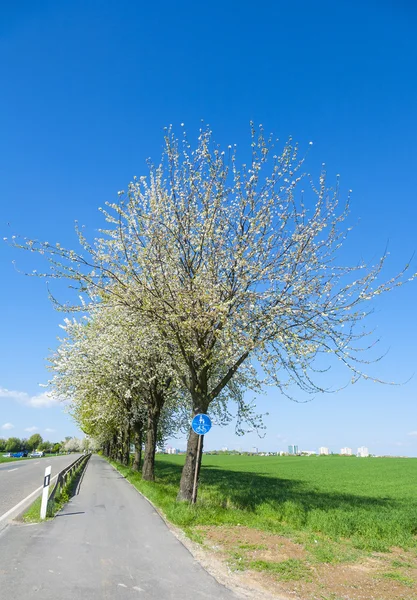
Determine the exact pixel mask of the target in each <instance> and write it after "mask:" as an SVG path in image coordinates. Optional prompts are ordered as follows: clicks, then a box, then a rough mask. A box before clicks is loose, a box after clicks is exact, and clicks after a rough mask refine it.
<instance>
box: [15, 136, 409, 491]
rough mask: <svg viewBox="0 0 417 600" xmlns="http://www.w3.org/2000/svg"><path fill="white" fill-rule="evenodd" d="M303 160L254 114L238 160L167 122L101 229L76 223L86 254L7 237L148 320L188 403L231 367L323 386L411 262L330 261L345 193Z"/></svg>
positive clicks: (309, 388) (253, 379) (188, 483)
mask: <svg viewBox="0 0 417 600" xmlns="http://www.w3.org/2000/svg"><path fill="white" fill-rule="evenodd" d="M303 165H304V159H303V158H301V159H300V158H299V157H298V147H297V145H295V144H293V143H292V141H291V140H289V141H288V142H287V143H286V144H285V145H284V147H283V149H282V151H281V152H275V150H274V145H273V141H272V139H271V138H267V137H266V136H265V135H264V131H263V129H262V126H260V128H259V129H258V130H256V129H255V128H254V127H252V130H251V157H250V159H249V161H248V163H246V164H242V165H241V166H240V167H239V166H238V164H237V157H236V149H235V148H234V147H231V146H229V148H228V149H227V150H226V151H222V150H221V149H220V148H219V147H217V146H216V145H214V144H213V142H212V134H211V131H210V130H209V129H205V130H200V135H199V137H198V143H197V145H196V147H195V148H192V147H191V145H190V144H189V142H188V141H187V138H186V136H185V134H184V135H183V142H182V144H179V143H178V141H177V140H176V139H175V138H174V136H173V134H172V132H171V131H170V130H167V132H166V136H165V150H164V153H163V157H162V161H161V163H160V165H159V166H153V165H150V175H149V177H148V178H146V177H140V178H139V179H137V178H135V179H134V181H133V182H132V183H131V184H130V185H129V187H128V190H127V193H126V194H125V193H124V192H119V196H120V197H119V201H118V202H115V203H110V204H109V205H108V209H106V210H103V211H102V212H103V214H104V216H105V218H106V220H107V222H108V226H107V227H106V229H103V230H101V235H100V236H99V237H98V238H96V239H95V240H94V241H93V243H91V244H90V243H89V242H88V241H87V239H86V237H85V235H84V233H83V231H82V230H81V229H78V228H77V232H78V237H79V241H80V243H81V246H82V247H83V252H82V253H77V252H75V251H73V250H68V249H65V248H63V247H62V246H60V245H59V244H55V245H51V244H49V243H48V242H37V241H34V240H25V241H24V242H23V243H20V242H18V241H15V242H14V243H15V245H16V246H19V247H20V248H25V249H27V250H31V251H34V252H41V253H42V254H46V255H47V256H48V257H49V260H50V264H51V270H50V272H49V273H44V274H43V276H48V277H54V278H59V279H61V278H67V279H68V280H69V281H70V282H71V283H72V284H74V283H75V285H76V286H77V287H78V288H79V290H80V291H81V292H84V293H86V294H88V295H89V297H90V298H91V301H92V302H95V301H98V302H100V303H101V304H102V305H106V303H107V304H108V305H114V304H116V305H117V304H120V305H123V306H125V307H128V308H129V310H131V311H133V312H135V313H137V314H138V315H143V316H144V318H146V320H147V321H148V322H149V323H151V324H152V326H153V327H155V328H157V330H158V332H159V334H160V335H161V336H163V338H164V339H165V340H166V343H167V346H168V347H169V348H170V361H171V364H172V365H173V368H174V369H175V370H176V373H177V376H178V378H179V379H180V381H181V382H182V385H183V386H184V388H185V389H186V390H187V391H188V393H189V395H190V398H191V416H193V415H195V414H197V413H199V412H207V411H210V406H211V405H212V403H213V402H214V400H215V399H216V398H217V397H218V396H219V394H221V393H222V391H223V390H225V389H226V388H227V386H228V385H229V383H230V382H231V381H232V380H233V379H234V378H235V377H236V375H237V374H239V375H240V377H241V378H243V379H244V380H245V381H246V385H247V386H248V387H254V388H256V387H257V386H259V385H261V384H271V385H275V386H277V387H278V389H279V390H280V391H281V392H282V393H283V394H285V395H287V396H289V397H291V398H293V396H292V394H291V393H290V390H291V386H298V387H299V388H300V389H301V390H302V391H303V392H305V393H307V394H310V393H316V392H326V391H332V390H329V389H328V388H327V387H326V386H325V385H324V384H323V382H322V380H323V378H322V377H320V376H319V377H318V378H317V377H316V378H315V377H314V375H315V372H317V371H323V370H325V369H327V368H328V367H330V366H331V364H332V359H336V360H338V361H340V362H341V363H342V364H343V365H345V367H346V368H347V369H348V371H349V373H350V376H351V380H352V382H355V381H357V380H358V379H360V378H362V377H366V378H370V377H369V375H367V374H366V373H365V372H364V365H366V364H367V363H368V362H369V360H367V359H366V355H365V358H362V352H363V351H364V350H366V348H367V346H365V347H362V345H361V342H362V340H363V338H364V336H366V335H367V334H366V332H365V333H364V330H363V329H360V330H359V329H358V325H361V324H362V323H363V321H364V320H365V318H366V317H367V315H368V314H369V309H368V308H366V306H365V305H366V304H367V303H368V302H369V301H370V300H372V299H373V298H374V297H375V296H377V295H379V294H381V293H384V292H388V291H390V290H392V289H393V288H394V287H396V286H399V285H401V284H402V283H403V282H404V281H405V278H404V277H403V276H404V273H405V271H406V270H407V269H408V265H407V266H406V268H405V269H404V271H402V272H401V273H399V274H398V275H397V276H395V277H394V278H392V279H390V280H389V281H387V282H380V281H379V276H380V273H381V270H382V267H383V265H384V262H385V260H386V255H384V256H382V257H381V259H380V260H379V261H378V262H377V263H376V264H375V265H374V266H371V267H368V266H367V265H366V264H365V263H360V264H356V265H354V266H344V265H342V264H340V263H338V262H337V256H338V251H339V250H340V248H341V246H342V244H343V241H344V239H345V237H346V235H347V231H348V228H347V227H346V226H345V227H344V228H343V222H344V220H345V219H346V216H347V214H348V202H347V203H345V204H343V205H342V206H340V205H339V200H340V199H339V186H338V181H336V186H335V187H334V188H328V187H327V184H326V173H325V170H324V168H323V170H322V172H321V173H320V176H319V178H318V182H317V184H315V183H314V182H313V181H312V180H310V178H309V177H308V176H307V175H306V174H305V173H304V172H303ZM302 186H304V189H300V188H301V187H302ZM413 277H414V275H412V276H411V277H410V279H412V278H413ZM64 308H65V309H66V310H68V308H69V307H64ZM73 308H76V307H73ZM82 308H83V310H85V306H83V307H82ZM254 364H256V365H257V370H254V368H253V365H254ZM197 440H198V437H197V435H196V434H194V432H193V431H192V430H190V432H189V438H188V445H187V455H186V462H185V466H184V470H183V473H182V478H181V484H180V492H179V496H178V497H179V499H184V500H190V499H191V494H192V487H193V474H194V470H195V464H196V458H197Z"/></svg>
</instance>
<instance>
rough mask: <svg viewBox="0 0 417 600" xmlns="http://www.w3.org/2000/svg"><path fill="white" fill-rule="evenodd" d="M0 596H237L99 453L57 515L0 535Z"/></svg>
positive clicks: (82, 599) (196, 599)
mask: <svg viewBox="0 0 417 600" xmlns="http://www.w3.org/2000/svg"><path fill="white" fill-rule="evenodd" d="M0 592H1V593H0V597H1V598H16V599H19V600H33V599H34V598H42V599H43V600H70V599H71V600H74V599H75V600H110V599H111V600H113V599H118V598H123V599H126V600H129V599H131V598H137V599H143V600H151V599H152V600H203V599H204V600H207V599H216V600H237V596H236V595H235V594H234V593H233V592H231V591H230V590H228V589H227V588H225V587H224V586H222V585H220V584H219V583H218V582H217V581H216V580H215V579H214V578H213V577H212V576H211V575H209V574H208V573H207V572H206V571H205V570H204V569H203V568H202V567H201V565H200V564H199V563H198V562H197V561H196V560H195V559H194V558H193V556H192V555H191V554H190V552H189V551H188V550H187V549H186V548H185V547H184V546H183V545H182V543H181V542H180V541H179V540H178V539H177V538H176V537H175V536H174V535H173V533H172V532H171V531H170V530H169V529H168V527H167V526H166V525H165V523H164V521H163V520H162V519H161V517H160V516H159V514H158V513H157V512H156V511H155V510H154V508H153V507H152V505H151V504H149V502H147V500H145V499H144V498H143V497H142V496H141V495H140V494H138V492H137V491H136V490H135V489H134V488H133V487H132V486H131V485H130V484H129V483H128V482H127V481H126V479H124V477H122V476H121V475H120V474H119V473H118V472H117V471H116V470H115V469H113V467H112V466H111V465H109V464H108V463H107V462H106V461H105V460H104V459H103V458H100V457H98V456H93V457H91V459H90V460H89V462H88V465H87V469H86V471H85V474H84V476H83V479H82V483H81V486H80V489H79V493H78V495H76V496H74V497H73V498H72V499H71V500H70V502H69V503H68V504H67V505H66V506H65V507H64V509H63V510H62V511H61V512H60V513H58V515H57V516H56V517H55V519H53V520H50V521H46V522H44V523H40V524H36V525H14V526H10V527H9V528H8V529H5V530H4V531H3V532H2V533H0Z"/></svg>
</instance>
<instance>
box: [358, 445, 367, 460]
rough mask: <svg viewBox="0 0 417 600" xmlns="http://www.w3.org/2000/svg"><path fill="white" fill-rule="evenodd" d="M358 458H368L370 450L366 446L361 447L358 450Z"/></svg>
mask: <svg viewBox="0 0 417 600" xmlns="http://www.w3.org/2000/svg"><path fill="white" fill-rule="evenodd" d="M356 456H360V457H361V458H367V457H368V456H369V450H368V448H366V447H365V446H361V447H360V448H358V451H357V453H356Z"/></svg>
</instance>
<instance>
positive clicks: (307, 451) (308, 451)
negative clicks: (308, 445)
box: [301, 450, 317, 456]
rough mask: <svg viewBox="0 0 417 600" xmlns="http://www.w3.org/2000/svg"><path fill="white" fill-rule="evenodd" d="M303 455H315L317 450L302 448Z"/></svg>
mask: <svg viewBox="0 0 417 600" xmlns="http://www.w3.org/2000/svg"><path fill="white" fill-rule="evenodd" d="M301 454H302V455H303V456H315V455H316V454H317V452H316V451H315V450H301Z"/></svg>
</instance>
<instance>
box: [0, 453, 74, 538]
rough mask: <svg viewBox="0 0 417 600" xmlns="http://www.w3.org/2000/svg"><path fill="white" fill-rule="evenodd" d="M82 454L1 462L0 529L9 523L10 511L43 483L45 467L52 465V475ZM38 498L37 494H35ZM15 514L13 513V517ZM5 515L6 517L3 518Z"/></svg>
mask: <svg viewBox="0 0 417 600" xmlns="http://www.w3.org/2000/svg"><path fill="white" fill-rule="evenodd" d="M79 456H80V454H65V455H64V456H47V457H45V458H31V459H28V460H15V461H12V462H6V463H1V464H0V530H1V529H2V527H4V526H5V525H7V521H8V512H9V511H10V510H11V509H12V508H13V507H14V506H16V505H17V504H18V503H19V502H21V501H22V500H23V499H24V498H26V497H27V496H29V495H30V494H31V493H32V492H33V491H34V490H36V489H37V488H39V487H40V486H42V485H43V477H44V473H45V468H46V467H48V466H49V465H51V467H52V473H51V476H52V477H54V475H57V474H58V473H59V472H60V471H62V469H65V467H67V466H68V465H70V464H71V463H73V462H74V461H75V460H76V459H77V458H78V457H79ZM34 498H36V495H35V496H34ZM13 516H14V515H11V517H13ZM3 517H4V518H3Z"/></svg>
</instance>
